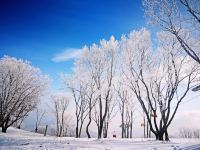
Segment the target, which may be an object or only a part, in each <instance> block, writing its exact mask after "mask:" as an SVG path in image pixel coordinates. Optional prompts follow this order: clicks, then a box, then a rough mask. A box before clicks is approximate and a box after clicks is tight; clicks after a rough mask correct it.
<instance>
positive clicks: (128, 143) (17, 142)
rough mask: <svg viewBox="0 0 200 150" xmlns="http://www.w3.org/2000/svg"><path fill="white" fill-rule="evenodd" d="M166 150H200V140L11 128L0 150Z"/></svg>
mask: <svg viewBox="0 0 200 150" xmlns="http://www.w3.org/2000/svg"><path fill="white" fill-rule="evenodd" d="M10 149H11V150H19V149H20V150H21V149H23V150H29V149H34V150H35V149H37V150H43V149H45V150H54V149H63V150H64V149H65V150H88V149H89V150H124V149H126V150H134V149H136V150H151V149H152V150H163V149H164V150H165V149H169V150H170V149H171V150H176V149H182V150H189V149H191V150H198V149H200V139H171V142H160V141H155V140H147V139H139V138H138V139H136V138H134V139H111V138H110V139H101V140H98V139H94V138H92V139H87V138H81V139H76V138H69V137H64V138H57V137H52V136H47V137H44V136H43V135H41V134H36V133H32V132H28V131H23V130H18V129H15V128H9V129H8V131H7V133H2V132H0V150H10Z"/></svg>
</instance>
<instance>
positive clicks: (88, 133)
mask: <svg viewBox="0 0 200 150" xmlns="http://www.w3.org/2000/svg"><path fill="white" fill-rule="evenodd" d="M91 121H92V120H91V118H90V117H89V122H88V124H87V126H86V133H87V136H88V138H91V135H90V132H89V126H90V123H91Z"/></svg>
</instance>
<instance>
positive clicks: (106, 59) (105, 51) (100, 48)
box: [87, 36, 118, 138]
mask: <svg viewBox="0 0 200 150" xmlns="http://www.w3.org/2000/svg"><path fill="white" fill-rule="evenodd" d="M117 49H118V41H116V40H115V38H114V37H113V36H112V37H111V38H110V40H109V41H106V40H101V42H100V45H96V44H94V45H92V46H91V47H90V48H89V50H88V59H87V63H88V64H89V65H90V66H89V68H88V69H89V70H90V73H91V76H92V77H93V79H94V83H95V88H96V90H97V92H98V94H97V104H96V106H95V116H96V118H97V122H96V124H97V128H98V138H101V137H102V133H103V126H104V122H105V120H106V117H107V115H108V109H109V108H108V107H109V103H110V101H111V100H112V99H111V97H112V93H111V90H112V88H113V78H114V74H115V68H116V55H117Z"/></svg>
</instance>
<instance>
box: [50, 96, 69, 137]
mask: <svg viewBox="0 0 200 150" xmlns="http://www.w3.org/2000/svg"><path fill="white" fill-rule="evenodd" d="M51 99H52V102H53V105H54V114H55V117H56V135H57V136H59V137H60V136H63V135H64V131H65V128H66V127H65V116H66V110H67V107H68V105H69V102H70V99H69V97H68V96H66V95H63V94H62V93H57V94H54V95H52V96H51Z"/></svg>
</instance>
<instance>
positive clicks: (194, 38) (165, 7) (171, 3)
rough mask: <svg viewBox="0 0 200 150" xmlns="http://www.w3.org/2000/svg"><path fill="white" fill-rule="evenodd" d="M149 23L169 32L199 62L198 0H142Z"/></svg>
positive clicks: (199, 7) (199, 26)
mask: <svg viewBox="0 0 200 150" xmlns="http://www.w3.org/2000/svg"><path fill="white" fill-rule="evenodd" d="M143 2H144V8H145V14H146V16H147V17H148V19H149V21H150V23H152V24H155V25H159V26H160V27H161V28H162V29H163V30H165V31H167V32H169V33H171V34H172V35H173V36H174V37H175V38H176V39H177V41H178V42H179V43H180V45H181V47H182V49H183V50H184V51H185V52H186V53H187V54H188V55H189V56H190V57H191V58H192V59H194V60H195V61H196V62H198V63H199V64H200V53H199V47H200V46H199V45H200V38H199V37H200V1H199V0H144V1H143Z"/></svg>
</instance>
